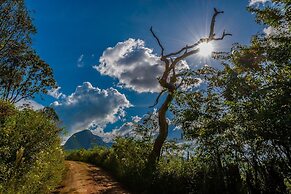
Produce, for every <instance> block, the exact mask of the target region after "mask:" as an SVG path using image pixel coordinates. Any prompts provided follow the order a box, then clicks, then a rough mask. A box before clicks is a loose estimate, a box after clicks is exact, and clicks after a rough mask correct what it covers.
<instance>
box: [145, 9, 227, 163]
mask: <svg viewBox="0 0 291 194" xmlns="http://www.w3.org/2000/svg"><path fill="white" fill-rule="evenodd" d="M222 13H224V12H223V11H218V10H217V9H216V8H214V14H213V16H212V19H211V24H210V31H209V35H208V37H205V38H200V39H199V40H198V41H197V42H196V43H194V44H192V45H186V46H184V47H183V48H181V49H180V50H178V51H176V52H172V53H170V54H165V49H164V46H163V45H162V43H161V41H160V39H159V38H158V36H157V35H156V34H155V32H154V31H153V28H152V27H151V29H150V31H151V33H152V35H153V37H154V38H155V39H156V41H157V43H158V45H159V47H160V48H161V54H160V59H161V61H162V62H163V63H164V65H165V70H164V72H163V74H162V76H161V77H160V78H159V83H160V86H161V87H162V88H163V90H162V92H161V93H160V94H159V95H158V97H157V99H156V102H155V104H154V106H155V105H156V104H157V103H158V101H159V98H160V96H161V95H162V94H163V93H164V92H166V93H167V96H166V99H165V100H164V101H163V103H162V105H161V107H160V108H159V110H158V117H159V134H158V136H157V138H156V140H155V142H154V146H153V149H152V152H151V154H150V156H149V159H148V163H149V165H151V166H152V165H155V163H156V162H157V160H158V159H159V157H160V154H161V148H162V146H163V144H164V142H165V140H166V138H167V136H168V122H167V120H166V113H167V111H168V108H169V106H170V104H171V103H172V101H173V99H174V96H175V92H176V91H177V90H178V89H179V88H180V87H181V86H182V85H183V83H184V79H183V78H182V79H180V81H179V78H181V77H182V74H179V73H177V66H178V65H179V64H180V63H181V62H182V61H183V60H184V59H186V58H187V57H189V56H191V55H195V54H197V53H198V52H199V48H198V46H199V45H200V44H201V43H205V42H206V43H207V42H211V41H217V40H223V39H224V37H225V36H231V34H229V33H226V31H223V33H222V35H221V36H220V37H217V36H216V34H215V20H216V17H217V16H218V15H219V14H222Z"/></svg>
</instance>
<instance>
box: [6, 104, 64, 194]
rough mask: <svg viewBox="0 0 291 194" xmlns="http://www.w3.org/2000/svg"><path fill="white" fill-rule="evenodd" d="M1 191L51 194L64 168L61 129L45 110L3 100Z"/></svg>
mask: <svg viewBox="0 0 291 194" xmlns="http://www.w3.org/2000/svg"><path fill="white" fill-rule="evenodd" d="M0 115H1V117H0V193H13V194H14V193H21V194H22V193H29V194H30V193H49V192H50V191H52V190H53V189H54V188H55V187H56V186H57V185H58V183H59V181H60V180H61V178H62V172H63V169H64V163H63V159H64V156H63V151H62V149H61V147H60V139H59V137H58V134H59V132H60V129H59V128H58V127H57V126H56V123H55V122H53V121H52V120H51V119H50V118H49V117H47V116H46V115H45V114H43V113H42V112H36V111H33V110H31V109H23V110H17V109H15V108H14V106H13V105H11V104H9V103H7V102H0Z"/></svg>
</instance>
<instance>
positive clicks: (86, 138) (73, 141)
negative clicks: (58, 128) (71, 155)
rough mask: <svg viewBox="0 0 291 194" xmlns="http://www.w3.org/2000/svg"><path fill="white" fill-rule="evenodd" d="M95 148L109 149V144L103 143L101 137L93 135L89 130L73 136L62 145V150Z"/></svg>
mask: <svg viewBox="0 0 291 194" xmlns="http://www.w3.org/2000/svg"><path fill="white" fill-rule="evenodd" d="M95 146H105V147H110V146H111V144H110V143H106V142H104V141H103V139H102V138H101V137H99V136H98V135H94V134H93V133H92V132H91V131H90V130H88V129H86V130H83V131H79V132H77V133H75V134H73V135H72V136H71V137H70V138H69V139H68V140H67V141H66V143H65V144H64V149H65V150H78V149H90V148H93V147H95Z"/></svg>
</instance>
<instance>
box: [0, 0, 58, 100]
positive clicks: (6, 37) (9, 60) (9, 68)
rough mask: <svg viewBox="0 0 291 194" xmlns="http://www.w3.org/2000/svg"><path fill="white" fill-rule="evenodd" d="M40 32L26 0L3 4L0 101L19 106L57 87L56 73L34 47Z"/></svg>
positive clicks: (0, 12) (6, 0) (0, 13)
mask: <svg viewBox="0 0 291 194" xmlns="http://www.w3.org/2000/svg"><path fill="white" fill-rule="evenodd" d="M35 32H36V29H35V27H34V26H33V24H32V19H31V17H30V15H29V11H28V10H27V9H26V7H25V5H24V0H17V1H16V0H4V1H1V3H0V34H1V38H0V97H1V99H2V100H7V101H10V102H13V103H14V102H18V101H20V100H21V99H23V98H31V97H34V95H35V94H36V93H47V91H48V89H50V88H53V87H55V86H56V83H55V80H54V78H53V73H52V69H51V68H50V66H49V65H48V64H46V63H45V62H44V61H43V60H42V59H41V58H40V57H39V56H38V55H37V54H36V52H35V51H34V50H33V48H32V47H31V35H32V34H34V33H35Z"/></svg>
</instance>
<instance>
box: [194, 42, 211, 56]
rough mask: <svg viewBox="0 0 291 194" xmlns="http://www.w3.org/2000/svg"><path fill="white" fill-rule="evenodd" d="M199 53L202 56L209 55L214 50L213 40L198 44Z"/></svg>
mask: <svg viewBox="0 0 291 194" xmlns="http://www.w3.org/2000/svg"><path fill="white" fill-rule="evenodd" d="M198 48H199V52H198V54H199V55H200V56H202V57H208V56H210V55H211V53H212V52H213V50H214V47H213V44H212V43H211V42H202V43H201V44H199V45H198Z"/></svg>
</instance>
